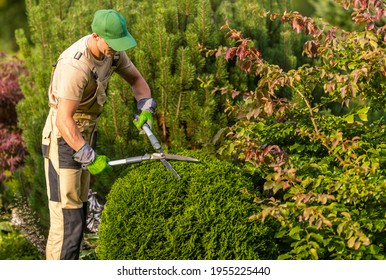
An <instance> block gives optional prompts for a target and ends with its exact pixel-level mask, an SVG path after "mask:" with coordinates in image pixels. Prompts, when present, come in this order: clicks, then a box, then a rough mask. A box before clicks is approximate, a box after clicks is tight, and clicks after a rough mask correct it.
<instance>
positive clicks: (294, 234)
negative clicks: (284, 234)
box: [289, 226, 301, 240]
mask: <svg viewBox="0 0 386 280" xmlns="http://www.w3.org/2000/svg"><path fill="white" fill-rule="evenodd" d="M300 231H301V228H300V227H299V226H296V227H294V228H293V229H291V231H290V232H289V236H290V237H291V238H293V239H295V240H300V235H299V232H300Z"/></svg>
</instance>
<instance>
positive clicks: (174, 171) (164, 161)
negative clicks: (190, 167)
mask: <svg viewBox="0 0 386 280" xmlns="http://www.w3.org/2000/svg"><path fill="white" fill-rule="evenodd" d="M161 162H162V163H163V165H164V166H165V167H166V168H167V169H168V170H169V171H171V172H172V173H173V174H174V176H176V177H177V178H181V176H180V175H179V174H178V173H177V171H176V170H175V169H174V168H173V167H172V165H171V164H170V163H169V162H167V161H166V160H165V159H161Z"/></svg>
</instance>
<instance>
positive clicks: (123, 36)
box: [91, 10, 137, 51]
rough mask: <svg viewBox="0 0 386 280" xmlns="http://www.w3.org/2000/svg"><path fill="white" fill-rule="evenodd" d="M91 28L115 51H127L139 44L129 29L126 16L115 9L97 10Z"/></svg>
mask: <svg viewBox="0 0 386 280" xmlns="http://www.w3.org/2000/svg"><path fill="white" fill-rule="evenodd" d="M91 29H92V32H94V33H96V34H98V35H99V36H100V37H101V38H103V39H104V40H105V41H106V43H107V44H108V45H109V47H110V48H112V49H114V50H115V51H125V50H127V49H130V48H133V47H135V46H136V45H137V42H136V41H135V39H134V38H133V36H131V34H130V33H129V31H128V30H127V27H126V20H125V18H124V17H123V16H122V15H121V14H120V13H118V12H116V11H114V10H98V11H96V12H95V14H94V19H93V21H92V24H91Z"/></svg>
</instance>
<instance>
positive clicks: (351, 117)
mask: <svg viewBox="0 0 386 280" xmlns="http://www.w3.org/2000/svg"><path fill="white" fill-rule="evenodd" d="M344 120H345V121H346V122H347V123H354V114H350V115H348V116H346V117H344Z"/></svg>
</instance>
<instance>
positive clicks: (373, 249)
mask: <svg viewBox="0 0 386 280" xmlns="http://www.w3.org/2000/svg"><path fill="white" fill-rule="evenodd" d="M379 249H380V248H379V247H378V246H377V245H375V244H372V245H370V253H371V254H373V255H377V254H378V252H379Z"/></svg>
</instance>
